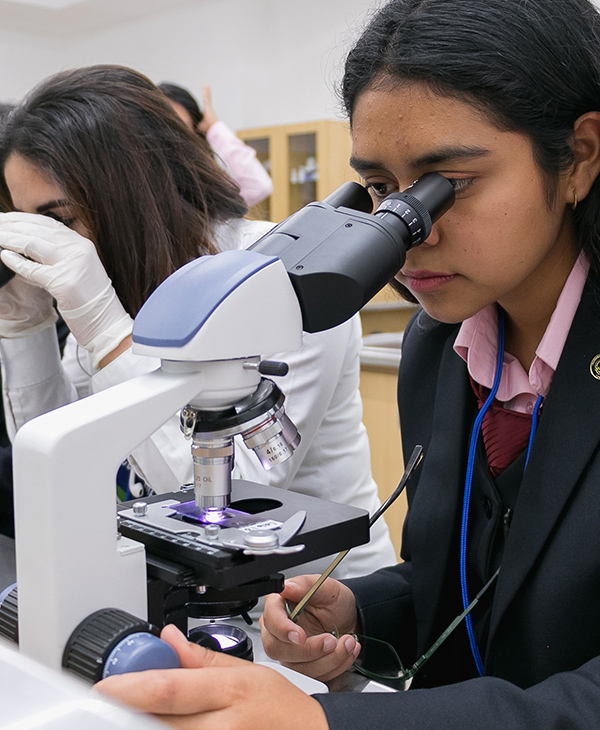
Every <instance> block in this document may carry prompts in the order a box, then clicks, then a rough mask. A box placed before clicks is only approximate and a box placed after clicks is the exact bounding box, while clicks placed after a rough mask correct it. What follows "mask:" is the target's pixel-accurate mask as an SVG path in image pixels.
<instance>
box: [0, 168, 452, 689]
mask: <svg viewBox="0 0 600 730" xmlns="http://www.w3.org/2000/svg"><path fill="white" fill-rule="evenodd" d="M453 201H454V191H453V187H452V185H451V183H450V182H449V181H448V180H447V179H446V178H444V177H443V176H441V175H438V174H436V173H427V174H426V175H424V176H423V177H421V178H420V179H419V180H418V181H416V182H415V183H414V184H413V185H412V186H410V188H408V189H407V190H405V191H404V192H401V193H394V194H392V195H390V196H389V197H388V198H386V199H385V200H384V201H383V202H382V203H381V205H380V206H379V207H378V208H377V210H376V211H375V212H374V214H372V201H371V198H370V196H369V195H368V193H367V192H366V190H365V189H364V188H363V187H362V186H360V185H359V184H357V183H346V184H345V185H344V186H342V187H341V188H340V189H339V190H338V191H336V192H335V193H333V194H332V195H331V196H329V198H327V199H326V200H325V201H323V202H321V203H311V204H309V205H308V206H306V207H305V208H303V209H301V210H300V211H298V213H295V214H294V215H292V216H291V217H290V218H288V219H286V220H285V221H283V222H282V223H280V224H279V225H278V226H276V227H275V228H273V229H272V230H271V231H270V232H269V233H267V234H266V235H265V236H263V238H261V239H260V240H259V241H257V242H256V243H255V244H254V245H253V246H252V247H251V248H250V249H248V250H245V251H226V252H222V253H219V254H216V255H214V256H203V257H200V258H199V259H196V260H194V261H192V262H190V263H189V264H187V265H186V266H184V267H182V268H181V269H179V270H178V271H176V272H175V273H174V274H173V275H172V276H170V277H169V278H168V279H167V280H166V281H165V282H163V284H162V285H161V286H159V287H158V288H157V289H156V290H155V292H154V293H153V294H152V295H151V296H150V297H149V299H148V300H147V302H146V303H145V304H144V306H143V307H142V309H141V310H140V312H139V314H138V316H137V317H136V320H135V322H134V327H133V335H132V339H133V350H134V352H136V353H138V354H140V355H148V356H152V357H159V358H160V360H161V366H160V368H158V369H157V370H155V371H154V372H151V373H148V374H146V375H143V376H140V377H137V378H134V379H132V380H129V381H127V382H125V383H122V384H120V385H117V386H114V387H112V388H110V389H108V390H105V391H102V392H100V393H97V394H95V395H92V396H90V397H88V398H85V399H82V400H80V401H77V402H75V403H72V404H70V405H68V406H65V407H63V408H60V409H57V410H55V411H52V412H49V413H46V414H44V415H43V416H40V417H38V418H36V419H33V420H32V421H30V422H28V423H26V424H25V425H24V426H23V427H22V428H21V429H20V430H19V432H18V433H17V436H16V438H15V441H14V493H15V524H16V555H17V584H18V589H17V588H16V587H13V586H10V587H7V588H6V589H5V590H4V591H2V592H0V635H4V636H6V637H8V638H10V639H12V640H13V641H16V642H18V643H19V647H20V650H21V651H22V652H24V653H25V654H27V655H28V656H30V657H32V658H34V659H37V660H38V661H40V662H42V663H43V664H46V665H47V666H50V667H54V668H61V667H64V668H66V669H68V670H70V671H72V672H74V673H76V674H77V675H79V676H80V677H82V678H84V679H87V680H89V681H91V682H95V681H97V680H99V679H101V678H102V677H105V676H108V675H110V674H111V673H121V672H124V671H135V670H138V669H143V668H149V667H159V666H167V667H168V666H176V657H174V652H173V651H172V649H171V648H170V647H169V646H168V645H166V644H165V643H164V642H161V641H160V640H159V639H158V638H157V635H158V632H159V631H158V630H159V628H160V627H162V626H163V625H165V624H166V623H169V622H170V623H175V624H176V625H178V626H179V627H180V628H182V629H183V630H185V628H186V626H187V621H188V618H190V617H193V618H198V617H212V616H226V615H235V614H236V613H239V614H241V615H244V613H245V612H246V611H247V610H248V608H249V607H251V606H252V605H254V604H255V602H256V600H257V598H258V597H259V596H262V595H265V594H266V593H270V592H277V591H281V590H282V588H283V576H282V575H281V571H282V570H286V569H287V568H291V567H293V566H296V565H299V564H302V563H305V562H308V561H310V560H314V559H316V558H319V557H324V556H327V555H330V554H332V553H335V552H338V551H341V550H347V549H350V548H352V547H354V546H356V545H359V544H362V543H364V542H367V541H368V539H369V536H368V521H369V515H368V514H367V513H366V512H364V511H363V510H360V509H357V508H353V507H351V506H348V505H341V504H333V503H329V502H326V501H324V500H320V499H315V498H312V497H308V496H305V495H301V494H297V493H294V492H292V491H285V490H279V489H275V488H270V487H267V486H265V485H260V484H255V483H251V482H248V481H244V480H232V478H231V469H232V467H233V463H234V458H235V456H234V443H235V439H236V437H238V440H239V438H241V439H242V440H243V442H244V444H245V446H246V447H248V448H251V449H252V450H254V451H255V453H256V454H257V456H258V458H259V459H260V461H261V463H262V465H263V466H264V468H265V469H270V468H277V465H278V464H279V463H281V462H282V461H285V460H286V459H288V458H293V451H294V449H295V448H296V446H297V445H298V443H299V440H300V435H299V434H298V432H297V430H296V428H295V426H294V425H293V424H292V423H291V421H290V420H289V419H288V417H287V416H286V415H285V410H284V396H283V394H282V393H281V391H280V390H279V388H278V387H277V385H276V384H275V382H274V381H273V380H272V379H271V378H276V377H277V375H280V374H285V372H286V365H285V363H279V362H272V361H269V360H267V359H264V358H265V356H268V355H269V354H271V353H274V352H282V351H293V350H296V349H298V348H299V347H300V346H301V343H302V332H303V331H306V332H317V331H321V330H324V329H328V328H330V327H334V326H336V325H338V324H340V323H342V322H344V321H345V320H346V319H348V318H349V317H351V316H352V315H353V314H355V313H356V312H357V311H358V310H359V309H360V308H361V307H362V306H363V305H364V304H365V303H366V302H367V301H368V300H369V299H370V298H371V297H372V296H374V295H375V294H376V293H377V291H379V290H380V289H381V288H382V287H383V286H384V285H385V284H386V283H387V282H388V281H389V280H390V279H391V278H392V277H393V275H394V274H395V273H396V272H397V271H399V270H400V269H401V267H402V265H403V263H404V259H405V255H406V251H407V250H408V249H410V248H411V247H413V246H417V245H419V244H420V243H422V242H423V241H424V240H425V239H426V238H427V236H428V235H429V233H430V231H431V226H432V221H433V220H436V219H437V218H438V217H439V216H440V215H442V214H443V213H444V212H445V211H446V210H447V209H448V208H449V207H450V206H451V205H452V203H453ZM178 409H181V427H182V431H183V433H184V435H185V436H186V437H187V438H189V440H190V450H191V458H192V461H193V465H194V483H193V485H185V486H184V487H182V488H181V489H180V490H178V491H176V492H172V493H169V494H161V495H157V496H152V497H149V498H147V499H144V501H143V502H142V501H139V500H138V501H134V502H129V503H124V504H122V505H121V506H120V507H119V508H118V510H117V509H116V508H115V496H114V484H115V474H116V471H117V469H118V467H119V465H120V464H121V463H122V462H123V460H124V459H125V458H126V457H127V456H128V455H129V454H130V453H131V452H132V451H133V450H134V449H135V448H136V447H137V446H138V445H139V444H140V443H142V442H143V441H144V440H145V439H146V438H147V437H148V436H150V435H151V434H152V433H153V432H154V431H155V430H156V429H157V428H159V427H160V426H161V425H162V424H163V423H164V422H165V421H166V420H167V419H168V418H169V417H171V416H172V414H173V413H174V412H176V411H177V410H178Z"/></svg>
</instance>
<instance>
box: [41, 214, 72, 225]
mask: <svg viewBox="0 0 600 730" xmlns="http://www.w3.org/2000/svg"><path fill="white" fill-rule="evenodd" d="M44 215H45V216H46V217H48V218H52V219H54V220H55V221H58V222H59V223H62V224H63V225H64V226H67V227H69V226H72V225H73V223H75V218H74V217H71V218H61V216H59V215H57V214H56V213H52V212H50V211H49V212H47V213H44Z"/></svg>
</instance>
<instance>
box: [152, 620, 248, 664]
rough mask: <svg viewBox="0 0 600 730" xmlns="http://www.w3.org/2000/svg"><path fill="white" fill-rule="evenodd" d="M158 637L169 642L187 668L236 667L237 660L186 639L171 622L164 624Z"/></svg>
mask: <svg viewBox="0 0 600 730" xmlns="http://www.w3.org/2000/svg"><path fill="white" fill-rule="evenodd" d="M160 638H161V639H162V640H163V641H166V642H167V644H170V645H171V646H172V647H173V649H175V651H176V652H177V656H178V657H179V661H180V662H181V666H182V667H184V668H188V669H199V668H204V667H210V666H219V667H227V666H231V667H237V666H238V664H239V660H238V659H236V658H235V657H230V656H229V655H227V654H221V653H219V652H215V651H211V650H210V649H205V648H204V647H202V646H198V644H194V643H193V642H192V641H188V640H187V639H186V637H185V635H184V634H182V633H181V631H180V630H179V629H178V628H177V627H176V626H173V625H172V624H169V625H168V626H165V627H164V629H163V630H162V631H161V632H160Z"/></svg>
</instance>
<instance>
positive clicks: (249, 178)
mask: <svg viewBox="0 0 600 730" xmlns="http://www.w3.org/2000/svg"><path fill="white" fill-rule="evenodd" d="M206 138H207V140H208V142H209V144H210V146H211V147H212V148H213V150H214V151H215V153H216V154H217V156H218V157H219V158H220V159H221V160H222V162H223V163H224V165H225V169H226V170H227V172H228V173H229V174H230V175H231V177H232V178H233V179H234V180H235V181H236V183H237V184H238V186H239V188H240V192H241V194H242V198H244V200H245V201H246V203H247V205H249V206H252V205H256V203H260V201H261V200H264V199H265V198H268V197H269V195H271V193H272V192H273V183H272V181H271V178H270V177H269V174H268V172H267V171H266V170H265V168H264V167H263V166H262V164H261V163H260V162H259V161H258V160H257V159H256V151H255V150H254V149H253V148H252V147H250V146H249V145H247V144H245V143H244V142H242V140H241V139H239V137H237V136H236V135H235V134H234V133H233V132H232V131H231V130H230V129H229V127H228V126H227V125H226V124H225V123H224V122H221V121H219V122H215V123H214V124H213V125H212V126H211V127H210V129H209V130H208V132H207V133H206Z"/></svg>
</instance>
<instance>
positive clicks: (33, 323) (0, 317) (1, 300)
mask: <svg viewBox="0 0 600 730" xmlns="http://www.w3.org/2000/svg"><path fill="white" fill-rule="evenodd" d="M57 319H58V317H57V315H56V310H55V309H54V306H53V304H52V297H51V296H50V294H48V292H47V291H46V290H45V289H42V287H40V286H36V285H35V284H30V283H29V282H28V281H25V279H23V278H22V277H20V276H15V277H13V278H12V279H11V280H10V281H9V282H8V284H5V285H4V286H3V287H2V288H0V338H2V337H6V338H14V337H27V335H33V334H35V333H36V332H41V331H42V330H45V329H46V328H47V327H51V326H52V325H54V323H55V322H56V320H57Z"/></svg>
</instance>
